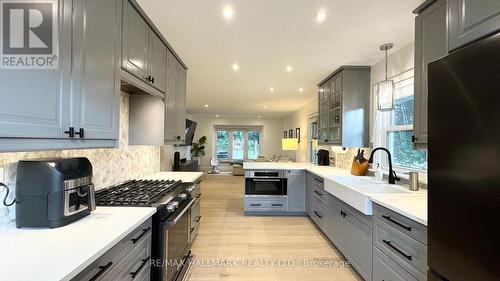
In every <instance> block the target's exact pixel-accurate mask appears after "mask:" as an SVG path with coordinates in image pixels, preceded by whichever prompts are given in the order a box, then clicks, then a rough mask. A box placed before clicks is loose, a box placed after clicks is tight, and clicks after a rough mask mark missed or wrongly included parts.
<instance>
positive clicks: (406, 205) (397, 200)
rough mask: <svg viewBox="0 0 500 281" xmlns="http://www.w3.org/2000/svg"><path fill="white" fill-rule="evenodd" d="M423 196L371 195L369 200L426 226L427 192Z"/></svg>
mask: <svg viewBox="0 0 500 281" xmlns="http://www.w3.org/2000/svg"><path fill="white" fill-rule="evenodd" d="M425 194H426V195H425V196H412V197H408V196H377V195H374V196H371V200H372V201H373V202H375V203H377V204H379V205H382V206H384V207H386V208H388V209H391V210H393V211H394V212H396V213H399V214H401V215H403V216H405V217H408V218H410V219H412V220H414V221H416V222H418V223H420V224H423V225H425V226H427V192H425Z"/></svg>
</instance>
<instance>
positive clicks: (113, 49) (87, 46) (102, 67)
mask: <svg viewBox="0 0 500 281" xmlns="http://www.w3.org/2000/svg"><path fill="white" fill-rule="evenodd" d="M73 3H74V7H73V13H74V17H73V19H74V23H73V42H74V43H73V77H72V106H71V108H72V112H74V115H73V122H74V124H73V125H72V127H74V128H75V130H77V131H78V133H79V131H80V129H83V134H84V138H86V139H118V130H119V113H120V67H119V62H120V56H121V44H120V42H121V40H120V36H121V28H120V24H119V23H120V22H121V14H122V12H121V8H122V1H121V0H108V1H101V0H83V1H74V2H73ZM79 137H82V136H81V135H79Z"/></svg>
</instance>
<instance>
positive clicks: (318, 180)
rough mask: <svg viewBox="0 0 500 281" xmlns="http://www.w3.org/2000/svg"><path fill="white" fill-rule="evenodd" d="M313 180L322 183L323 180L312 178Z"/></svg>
mask: <svg viewBox="0 0 500 281" xmlns="http://www.w3.org/2000/svg"><path fill="white" fill-rule="evenodd" d="M314 180H315V181H317V182H319V183H323V181H322V180H321V179H319V178H314Z"/></svg>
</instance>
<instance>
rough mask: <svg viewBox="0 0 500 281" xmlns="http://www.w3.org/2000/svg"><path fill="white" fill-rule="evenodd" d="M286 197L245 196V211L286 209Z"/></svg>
mask: <svg viewBox="0 0 500 281" xmlns="http://www.w3.org/2000/svg"><path fill="white" fill-rule="evenodd" d="M287 202H288V198H287V197H286V196H276V197H258V196H257V197H245V211H280V212H281V211H286V210H287Z"/></svg>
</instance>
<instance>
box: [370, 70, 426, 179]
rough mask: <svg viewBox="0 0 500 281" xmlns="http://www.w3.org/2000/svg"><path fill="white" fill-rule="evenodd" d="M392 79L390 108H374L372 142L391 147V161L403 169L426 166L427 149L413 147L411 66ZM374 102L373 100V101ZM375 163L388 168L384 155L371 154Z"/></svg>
mask: <svg viewBox="0 0 500 281" xmlns="http://www.w3.org/2000/svg"><path fill="white" fill-rule="evenodd" d="M393 79H394V82H395V88H396V89H395V90H396V91H395V96H394V110H393V111H386V112H381V111H378V110H377V109H376V106H375V111H376V118H375V123H374V135H373V144H374V146H375V147H378V146H384V147H387V148H388V149H389V151H391V154H392V162H393V165H394V166H395V167H397V168H400V169H405V170H419V171H425V170H427V151H425V150H416V149H414V147H413V142H412V139H411V138H412V136H413V70H410V71H407V72H405V73H403V74H400V75H398V76H396V77H394V78H393ZM374 104H375V105H376V104H377V103H376V102H375V103H374ZM375 161H376V163H381V165H382V167H384V168H388V166H389V164H388V161H387V157H386V156H385V155H383V154H382V153H380V154H379V153H377V155H376V156H375Z"/></svg>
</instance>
